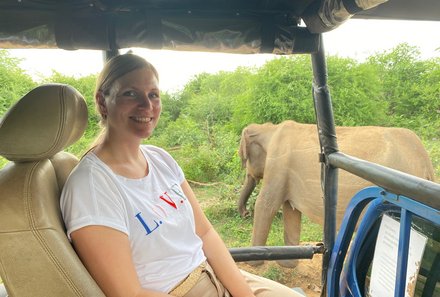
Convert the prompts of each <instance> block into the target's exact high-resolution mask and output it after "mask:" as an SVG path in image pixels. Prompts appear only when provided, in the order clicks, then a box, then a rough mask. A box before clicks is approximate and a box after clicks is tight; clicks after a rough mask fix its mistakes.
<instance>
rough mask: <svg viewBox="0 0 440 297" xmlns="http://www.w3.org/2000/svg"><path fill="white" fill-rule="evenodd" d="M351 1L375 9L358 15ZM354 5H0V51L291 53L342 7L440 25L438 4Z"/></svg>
mask: <svg viewBox="0 0 440 297" xmlns="http://www.w3.org/2000/svg"><path fill="white" fill-rule="evenodd" d="M357 2H363V3H370V4H371V6H374V5H378V6H376V7H374V8H371V9H366V10H362V9H361V8H359V7H357V4H356V3H357ZM357 2H356V1H355V0H339V1H330V0H322V1H321V0H271V1H269V0H264V1H262V0H260V1H255V0H253V1H252V0H222V1H219V0H64V1H59V0H2V1H1V2H0V48H63V49H100V50H114V49H119V48H128V47H144V48H151V49H171V50H198V51H214V52H234V53H275V54H291V53H303V52H313V51H316V49H317V47H318V44H319V42H318V40H319V38H318V34H317V33H323V32H326V31H330V30H333V29H335V28H337V27H338V26H339V25H340V24H341V23H343V21H344V18H342V19H341V9H340V8H341V7H343V8H344V7H345V6H343V5H346V6H347V8H346V9H345V13H347V11H346V10H349V12H350V14H354V16H353V17H354V18H370V19H400V20H431V21H438V20H440V13H439V11H440V1H438V0H418V1H414V0H388V1H387V0H368V1H357ZM382 2H384V3H382ZM380 3H382V4H380ZM338 9H339V10H338ZM343 14H344V13H343ZM347 17H351V15H348V16H347Z"/></svg>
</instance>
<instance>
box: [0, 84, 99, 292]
mask: <svg viewBox="0 0 440 297" xmlns="http://www.w3.org/2000/svg"><path fill="white" fill-rule="evenodd" d="M86 125H87V106H86V103H85V101H84V98H83V97H82V96H81V94H80V93H78V91H76V90H75V89H74V88H72V87H70V86H67V85H61V84H47V85H42V86H40V87H37V88H35V89H34V90H32V91H31V92H29V93H28V94H27V95H26V96H24V97H23V98H22V99H20V100H19V101H18V102H17V103H16V104H15V105H14V106H13V107H12V108H10V110H9V111H8V112H7V113H6V114H5V116H4V117H3V119H1V120H0V155H2V156H3V157H5V158H6V159H8V160H9V161H10V162H8V163H7V165H6V166H5V167H4V168H3V169H1V170H0V277H1V279H2V280H3V282H4V284H5V286H6V289H7V292H8V294H9V296H10V297H12V296H18V297H27V296H29V297H31V296H32V297H40V296H41V297H43V296H44V297H52V296H53V297H70V296H93V297H96V296H104V294H103V293H102V292H101V290H100V289H99V287H98V286H97V285H96V283H95V282H94V280H93V279H92V278H91V277H90V275H89V273H88V272H87V270H86V269H85V268H84V266H83V265H82V263H81V261H80V260H79V258H78V256H77V255H76V253H75V251H74V250H73V248H72V246H71V244H70V242H69V241H68V239H67V237H66V234H65V228H64V224H63V221H62V218H61V212H60V208H59V197H60V194H61V189H62V188H63V185H64V182H65V180H66V178H67V176H68V175H69V173H70V171H71V170H72V169H73V167H74V166H75V165H76V164H77V163H78V159H77V158H76V157H75V156H73V155H72V154H69V153H67V152H64V151H63V149H65V148H66V147H68V146H69V145H71V144H72V143H74V142H75V141H77V140H78V139H79V138H80V137H81V136H82V135H83V133H84V130H85V128H86Z"/></svg>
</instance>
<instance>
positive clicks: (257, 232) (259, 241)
mask: <svg viewBox="0 0 440 297" xmlns="http://www.w3.org/2000/svg"><path fill="white" fill-rule="evenodd" d="M277 198H278V199H277ZM281 203H282V201H281V197H276V195H273V194H272V193H270V192H269V191H268V190H267V188H266V187H264V186H263V188H262V189H261V192H260V194H259V195H258V197H257V201H256V203H255V212H254V226H253V230H252V246H265V245H266V241H267V237H268V236H269V232H270V227H271V225H272V221H273V218H274V217H275V215H276V213H277V212H278V210H279V209H280V207H281ZM263 262H264V261H249V262H248V263H249V264H251V265H261V264H263Z"/></svg>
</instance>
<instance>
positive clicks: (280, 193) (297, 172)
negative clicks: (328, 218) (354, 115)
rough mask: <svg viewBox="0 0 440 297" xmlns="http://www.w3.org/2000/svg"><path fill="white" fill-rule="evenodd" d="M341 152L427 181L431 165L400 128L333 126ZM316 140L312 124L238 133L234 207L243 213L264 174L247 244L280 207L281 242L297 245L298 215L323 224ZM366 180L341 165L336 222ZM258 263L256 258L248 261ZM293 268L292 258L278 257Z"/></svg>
mask: <svg viewBox="0 0 440 297" xmlns="http://www.w3.org/2000/svg"><path fill="white" fill-rule="evenodd" d="M336 135H337V137H338V145H339V149H340V151H341V152H344V153H346V154H349V155H351V156H355V157H358V158H361V159H364V160H367V161H371V162H375V163H378V164H380V165H384V166H387V167H390V168H393V169H396V170H399V171H403V172H406V173H409V174H412V175H415V176H418V177H421V178H424V179H427V180H433V179H434V170H433V166H432V163H431V161H430V159H429V156H428V153H427V152H426V150H425V148H424V146H423V144H422V142H421V141H420V139H419V138H418V137H417V135H416V134H415V133H414V132H412V131H410V130H408V129H403V128H384V127H372V126H367V127H336ZM319 152H320V151H319V141H318V135H317V128H316V125H310V124H301V123H297V122H294V121H285V122H282V123H281V124H278V125H274V124H271V123H266V124H251V125H249V126H248V127H246V128H245V129H244V130H243V132H242V136H241V141H240V148H239V155H240V158H241V160H242V162H243V166H244V167H245V168H246V178H245V182H244V184H243V187H242V190H241V194H240V199H239V201H238V209H239V212H240V214H241V215H242V216H246V215H247V214H248V211H247V209H246V203H247V201H248V198H249V196H250V195H251V193H252V191H253V190H254V188H255V187H256V185H257V183H258V182H259V180H261V179H263V183H262V186H261V190H260V193H259V195H258V197H257V200H256V203H255V211H254V225H253V234H252V245H253V246H263V245H265V244H266V241H267V237H268V234H269V231H270V227H271V224H272V220H273V218H274V216H275V214H276V213H277V212H278V211H279V209H280V207H281V205H282V206H283V220H284V242H285V245H298V244H299V239H300V230H301V215H302V214H304V215H305V216H307V217H308V218H310V219H311V220H312V221H313V222H316V223H319V224H321V225H322V224H323V218H324V205H323V199H322V196H323V194H322V190H321V183H320V163H319V162H318V154H319ZM369 185H371V184H370V183H368V182H367V181H365V180H363V179H361V178H359V177H357V176H355V175H353V174H350V173H348V172H345V171H343V170H340V172H339V182H338V202H337V211H336V215H337V218H336V220H337V226H339V225H340V223H341V219H342V216H343V214H344V211H345V209H346V206H347V204H348V202H349V200H350V198H351V197H353V195H354V194H355V193H356V192H357V191H359V190H360V189H362V188H364V187H366V186H369ZM259 263H261V261H260V262H258V261H256V262H253V264H259ZM279 264H280V265H282V266H286V267H294V266H295V265H296V261H292V260H287V261H279Z"/></svg>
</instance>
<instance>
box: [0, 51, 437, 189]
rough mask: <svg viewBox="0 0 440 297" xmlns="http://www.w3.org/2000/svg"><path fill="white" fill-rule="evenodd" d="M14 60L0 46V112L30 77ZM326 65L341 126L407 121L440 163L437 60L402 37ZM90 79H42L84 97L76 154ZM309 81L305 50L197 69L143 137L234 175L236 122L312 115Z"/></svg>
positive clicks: (203, 177)
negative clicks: (226, 67)
mask: <svg viewBox="0 0 440 297" xmlns="http://www.w3.org/2000/svg"><path fill="white" fill-rule="evenodd" d="M18 65H19V60H16V59H14V58H11V57H9V56H8V53H7V52H6V51H0V82H1V85H0V89H1V92H0V108H1V109H0V111H1V112H4V110H6V107H9V106H10V105H11V103H12V101H13V100H16V99H17V98H19V97H20V96H22V95H23V94H25V93H26V92H27V91H29V90H30V89H31V88H33V87H34V86H35V85H36V83H35V82H33V81H32V79H31V78H30V77H29V76H28V75H26V74H25V73H24V72H23V71H22V70H21V69H20V68H19V66H18ZM327 65H328V84H329V89H330V92H331V98H332V101H333V108H334V114H335V121H336V124H337V125H344V126H358V125H379V126H400V127H407V128H410V129H412V130H414V131H415V132H416V133H417V134H418V135H419V136H421V137H422V139H423V140H424V142H425V144H426V145H427V148H428V149H429V151H430V152H431V158H432V159H433V161H434V163H435V164H436V167H437V169H438V170H439V171H440V165H439V164H438V163H440V149H438V145H437V142H438V139H439V137H440V83H439V82H440V59H438V58H437V59H430V60H422V59H421V58H420V53H419V50H418V48H416V47H413V46H410V45H408V44H400V45H399V46H397V47H396V48H394V49H391V50H388V51H384V52H381V53H377V54H375V55H372V56H370V57H369V58H368V59H367V60H366V61H364V62H360V61H357V60H354V59H350V58H342V57H338V56H329V57H328V58H327ZM95 78H96V76H95V75H90V76H86V77H80V78H75V77H70V76H65V75H62V74H60V73H58V72H53V73H52V75H51V76H50V77H48V78H47V79H45V81H44V82H58V83H67V84H69V85H72V86H74V87H75V88H76V89H78V90H79V91H80V92H81V93H82V94H83V95H84V97H85V99H86V101H87V104H88V108H89V111H90V118H89V126H88V128H87V131H86V133H85V137H83V139H82V140H81V141H80V142H79V143H77V144H75V145H74V146H72V147H71V148H70V150H71V151H72V152H74V153H76V154H81V153H83V152H84V150H85V149H86V148H87V147H88V145H89V144H90V142H91V141H92V140H93V139H94V138H95V137H96V135H97V133H98V131H99V130H100V128H99V125H98V121H99V118H98V116H97V115H96V113H95V107H94V99H93V89H94V84H95ZM312 80H313V76H312V69H311V60H310V56H308V55H297V56H289V57H279V58H276V59H273V60H271V61H269V62H267V63H266V64H265V65H263V66H262V67H260V68H249V67H240V68H238V69H236V70H235V71H231V72H224V71H222V72H218V73H215V74H208V73H201V74H199V75H197V76H195V77H194V78H193V79H192V80H191V81H189V82H188V83H187V84H186V85H185V87H184V88H183V89H182V90H181V91H180V92H177V93H174V94H168V93H163V94H161V98H162V106H163V107H162V115H161V120H160V122H159V126H158V127H157V128H156V131H155V134H154V136H153V137H152V138H151V139H149V140H147V141H146V142H149V143H152V144H157V145H160V146H162V147H165V148H166V149H168V150H169V151H170V152H171V154H173V155H174V156H175V157H176V158H177V159H178V162H179V163H180V164H181V166H182V167H183V168H184V171H185V173H186V176H187V178H188V179H192V180H196V181H201V182H208V181H222V182H228V183H231V184H237V183H238V184H239V183H240V182H241V180H242V175H243V171H242V169H241V167H240V161H239V159H238V155H237V150H238V143H239V139H240V134H241V131H242V129H243V128H244V127H245V126H247V125H248V124H250V123H264V122H273V123H280V122H282V121H284V120H286V119H293V120H296V121H298V122H302V123H314V122H315V112H314V108H313V99H312Z"/></svg>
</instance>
